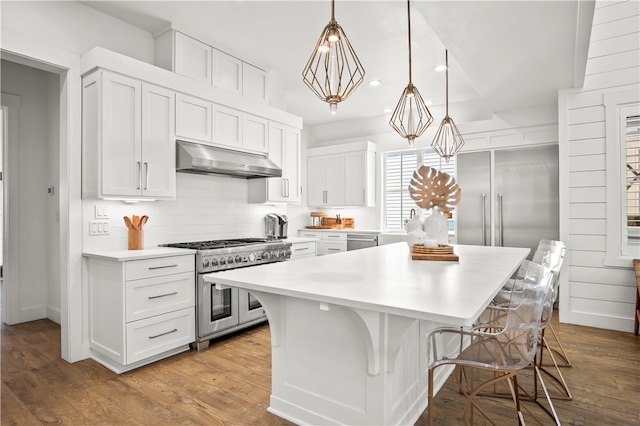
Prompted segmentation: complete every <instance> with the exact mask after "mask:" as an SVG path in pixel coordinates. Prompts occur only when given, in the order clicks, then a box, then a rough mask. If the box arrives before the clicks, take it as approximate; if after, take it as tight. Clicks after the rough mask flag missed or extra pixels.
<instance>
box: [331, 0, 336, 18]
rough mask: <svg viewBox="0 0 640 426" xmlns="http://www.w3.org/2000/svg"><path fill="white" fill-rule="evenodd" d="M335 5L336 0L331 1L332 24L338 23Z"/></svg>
mask: <svg viewBox="0 0 640 426" xmlns="http://www.w3.org/2000/svg"><path fill="white" fill-rule="evenodd" d="M334 3H335V0H331V22H335V21H336V18H335V13H334Z"/></svg>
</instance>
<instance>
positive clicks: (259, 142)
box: [242, 113, 269, 154]
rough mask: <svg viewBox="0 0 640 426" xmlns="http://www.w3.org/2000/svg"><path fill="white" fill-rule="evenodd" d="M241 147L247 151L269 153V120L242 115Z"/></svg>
mask: <svg viewBox="0 0 640 426" xmlns="http://www.w3.org/2000/svg"><path fill="white" fill-rule="evenodd" d="M242 147H243V148H244V149H245V150H247V151H255V152H260V153H264V154H266V153H267V152H269V120H267V119H266V118H262V117H258V116H257V115H251V114H247V113H244V114H242Z"/></svg>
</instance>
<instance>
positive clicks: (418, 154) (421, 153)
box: [381, 147, 456, 232]
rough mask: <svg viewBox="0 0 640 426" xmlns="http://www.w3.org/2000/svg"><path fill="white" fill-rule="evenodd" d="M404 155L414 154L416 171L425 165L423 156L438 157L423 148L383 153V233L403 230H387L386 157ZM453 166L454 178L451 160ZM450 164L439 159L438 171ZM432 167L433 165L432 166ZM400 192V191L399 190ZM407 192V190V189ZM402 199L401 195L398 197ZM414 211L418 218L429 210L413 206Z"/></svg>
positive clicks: (402, 228) (402, 227) (402, 226)
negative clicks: (432, 155)
mask: <svg viewBox="0 0 640 426" xmlns="http://www.w3.org/2000/svg"><path fill="white" fill-rule="evenodd" d="M405 153H415V154H416V170H417V169H419V168H420V167H421V166H423V165H424V164H425V162H424V157H425V154H427V153H429V154H434V155H436V156H437V155H438V154H437V152H436V151H435V150H434V149H433V148H431V147H425V148H415V149H404V150H393V151H385V152H384V153H383V158H382V188H381V189H382V203H381V204H382V220H381V227H382V228H383V229H384V230H385V231H392V232H393V231H402V230H404V229H405V228H404V224H401V225H400V228H387V156H388V155H391V154H405ZM452 161H454V162H453V165H452V166H451V167H452V168H453V176H454V177H455V172H456V166H455V158H454V159H453V160H452ZM450 164H451V161H450V162H449V163H446V162H445V160H444V159H443V158H442V157H440V161H439V166H440V167H439V170H442V169H443V168H445V167H447V168H448V167H449V165H450ZM432 166H433V165H432ZM408 184H409V183H408V182H407V186H408ZM401 191H402V190H401ZM407 191H408V189H407ZM400 198H401V199H402V195H401V197H400ZM414 207H415V209H416V215H418V217H421V216H424V215H425V214H426V213H428V212H430V211H431V210H430V209H429V210H425V209H421V208H420V207H418V206H414Z"/></svg>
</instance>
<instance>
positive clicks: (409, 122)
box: [389, 0, 433, 146]
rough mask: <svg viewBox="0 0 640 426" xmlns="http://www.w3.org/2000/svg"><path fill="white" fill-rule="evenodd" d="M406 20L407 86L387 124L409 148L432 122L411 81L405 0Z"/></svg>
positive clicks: (409, 17) (408, 10)
mask: <svg viewBox="0 0 640 426" xmlns="http://www.w3.org/2000/svg"><path fill="white" fill-rule="evenodd" d="M407 19H408V22H409V30H408V32H409V37H408V39H409V84H408V85H407V87H405V89H404V91H403V92H402V96H400V100H399V101H398V105H396V109H395V110H394V111H393V114H392V115H391V120H389V124H390V125H391V127H393V129H394V130H395V131H396V132H398V134H399V135H400V136H402V137H403V138H405V139H407V142H409V146H413V143H414V141H415V139H416V138H418V137H420V136H421V135H422V134H423V133H424V131H425V130H427V127H429V125H430V124H431V123H432V122H433V116H432V115H431V113H430V112H429V108H427V104H426V103H425V102H424V100H423V99H422V96H421V95H420V92H418V88H417V87H416V86H414V85H413V83H412V81H411V3H410V0H407Z"/></svg>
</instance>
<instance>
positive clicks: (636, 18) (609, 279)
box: [559, 1, 640, 331]
mask: <svg viewBox="0 0 640 426" xmlns="http://www.w3.org/2000/svg"><path fill="white" fill-rule="evenodd" d="M639 83H640V3H639V2H637V1H611V2H601V1H598V2H597V3H596V10H595V13H594V18H593V27H592V32H591V41H590V46H589V57H588V60H587V69H586V76H585V83H584V87H583V88H582V90H577V91H568V92H562V93H560V97H559V105H560V107H559V126H560V134H561V137H560V155H561V159H560V160H561V161H560V182H561V195H560V196H561V199H560V208H561V212H562V213H561V219H562V220H561V223H560V226H561V237H562V238H563V239H564V240H566V241H567V243H568V256H567V257H568V263H569V264H568V265H567V267H565V268H564V271H563V274H562V275H561V287H560V290H561V293H560V300H561V305H560V314H561V315H560V319H561V321H563V322H570V323H573V324H581V325H587V326H593V327H600V328H609V329H614V330H622V331H631V330H632V329H633V316H634V303H635V292H636V287H635V278H634V275H633V273H632V270H631V269H630V268H612V267H606V266H604V259H605V256H606V243H607V223H606V222H607V221H606V207H607V206H606V198H607V197H606V184H607V182H606V179H605V177H606V170H605V155H606V143H607V141H606V139H605V135H606V128H605V108H604V104H603V96H604V94H606V93H611V92H616V91H620V90H624V89H631V88H635V90H639V91H640V87H639V86H638V84H639ZM563 183H564V185H562V184H563ZM565 188H566V189H565ZM638 257H640V252H639V253H638Z"/></svg>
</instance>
